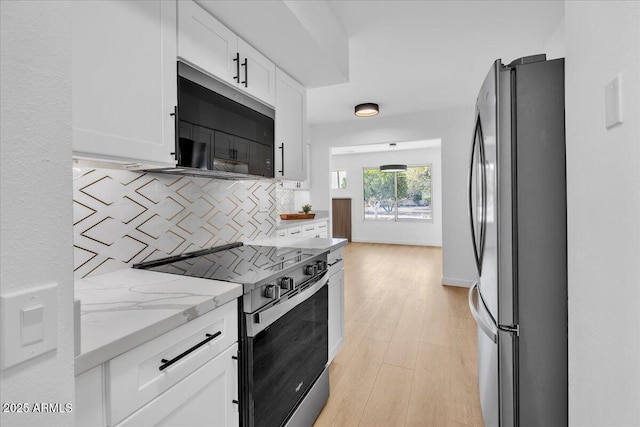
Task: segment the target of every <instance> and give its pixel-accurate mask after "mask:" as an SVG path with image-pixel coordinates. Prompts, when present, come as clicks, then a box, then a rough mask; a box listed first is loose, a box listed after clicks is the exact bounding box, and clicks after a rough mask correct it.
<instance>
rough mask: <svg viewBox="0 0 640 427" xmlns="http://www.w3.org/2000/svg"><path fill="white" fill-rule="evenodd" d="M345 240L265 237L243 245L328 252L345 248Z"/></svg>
mask: <svg viewBox="0 0 640 427" xmlns="http://www.w3.org/2000/svg"><path fill="white" fill-rule="evenodd" d="M347 243H349V242H348V241H347V239H335V238H322V237H321V238H314V237H266V238H264V239H257V240H252V241H249V242H244V244H245V245H257V246H277V247H284V248H302V249H327V250H328V251H329V252H331V251H335V250H336V249H338V248H341V247H343V246H346V245H347Z"/></svg>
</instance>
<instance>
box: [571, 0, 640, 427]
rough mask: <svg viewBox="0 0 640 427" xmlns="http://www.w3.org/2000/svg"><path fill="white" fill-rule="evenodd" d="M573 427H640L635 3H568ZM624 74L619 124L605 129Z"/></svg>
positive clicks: (639, 63) (638, 35)
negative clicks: (612, 90)
mask: <svg viewBox="0 0 640 427" xmlns="http://www.w3.org/2000/svg"><path fill="white" fill-rule="evenodd" d="M565 37H566V78H565V82H566V88H565V93H566V126H567V196H568V243H569V247H568V254H569V421H570V425H571V426H580V427H587V426H594V427H595V426H610V427H612V426H616V427H617V426H639V425H640V404H639V403H640V263H639V262H638V261H639V260H640V2H637V1H629V2H618V1H606V2H605V1H602V2H601V1H580V2H578V1H567V2H566V3H565ZM619 73H620V74H621V75H622V97H623V112H624V123H623V124H622V125H618V126H616V127H614V128H611V129H606V127H605V107H604V105H605V101H604V86H605V84H607V83H608V82H609V81H611V79H613V78H614V77H615V76H616V75H617V74H619Z"/></svg>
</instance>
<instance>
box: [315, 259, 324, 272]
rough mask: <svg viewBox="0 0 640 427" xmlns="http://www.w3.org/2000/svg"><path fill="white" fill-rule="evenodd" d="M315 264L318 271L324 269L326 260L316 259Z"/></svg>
mask: <svg viewBox="0 0 640 427" xmlns="http://www.w3.org/2000/svg"><path fill="white" fill-rule="evenodd" d="M316 265H317V266H318V271H324V270H326V269H327V261H324V260H318V261H316Z"/></svg>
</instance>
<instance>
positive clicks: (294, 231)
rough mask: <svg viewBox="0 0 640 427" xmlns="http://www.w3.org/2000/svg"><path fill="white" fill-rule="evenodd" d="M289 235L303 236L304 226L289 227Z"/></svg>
mask: <svg viewBox="0 0 640 427" xmlns="http://www.w3.org/2000/svg"><path fill="white" fill-rule="evenodd" d="M287 236H290V237H301V236H302V227H300V226H298V227H290V228H287Z"/></svg>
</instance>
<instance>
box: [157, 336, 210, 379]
mask: <svg viewBox="0 0 640 427" xmlns="http://www.w3.org/2000/svg"><path fill="white" fill-rule="evenodd" d="M219 335H222V331H218V332H216V333H215V334H213V335H211V334H206V336H207V338H206V339H204V340H202V341H200V342H199V343H198V344H196V345H194V346H193V347H191V348H190V349H189V350H187V351H185V352H184V353H182V354H179V355H177V356H176V357H174V358H173V359H171V360H167V359H162V360H161V362H162V365H160V370H161V371H162V370H164V369H166V368H168V367H169V366H171V365H173V364H174V363H176V362H177V361H178V360H180V359H182V358H183V357H185V356H186V355H187V354H189V353H192V352H194V351H196V350H197V349H199V348H200V347H202V346H203V345H205V344H206V343H208V342H209V341H211V340H212V339H214V338H216V337H217V336H219Z"/></svg>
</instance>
